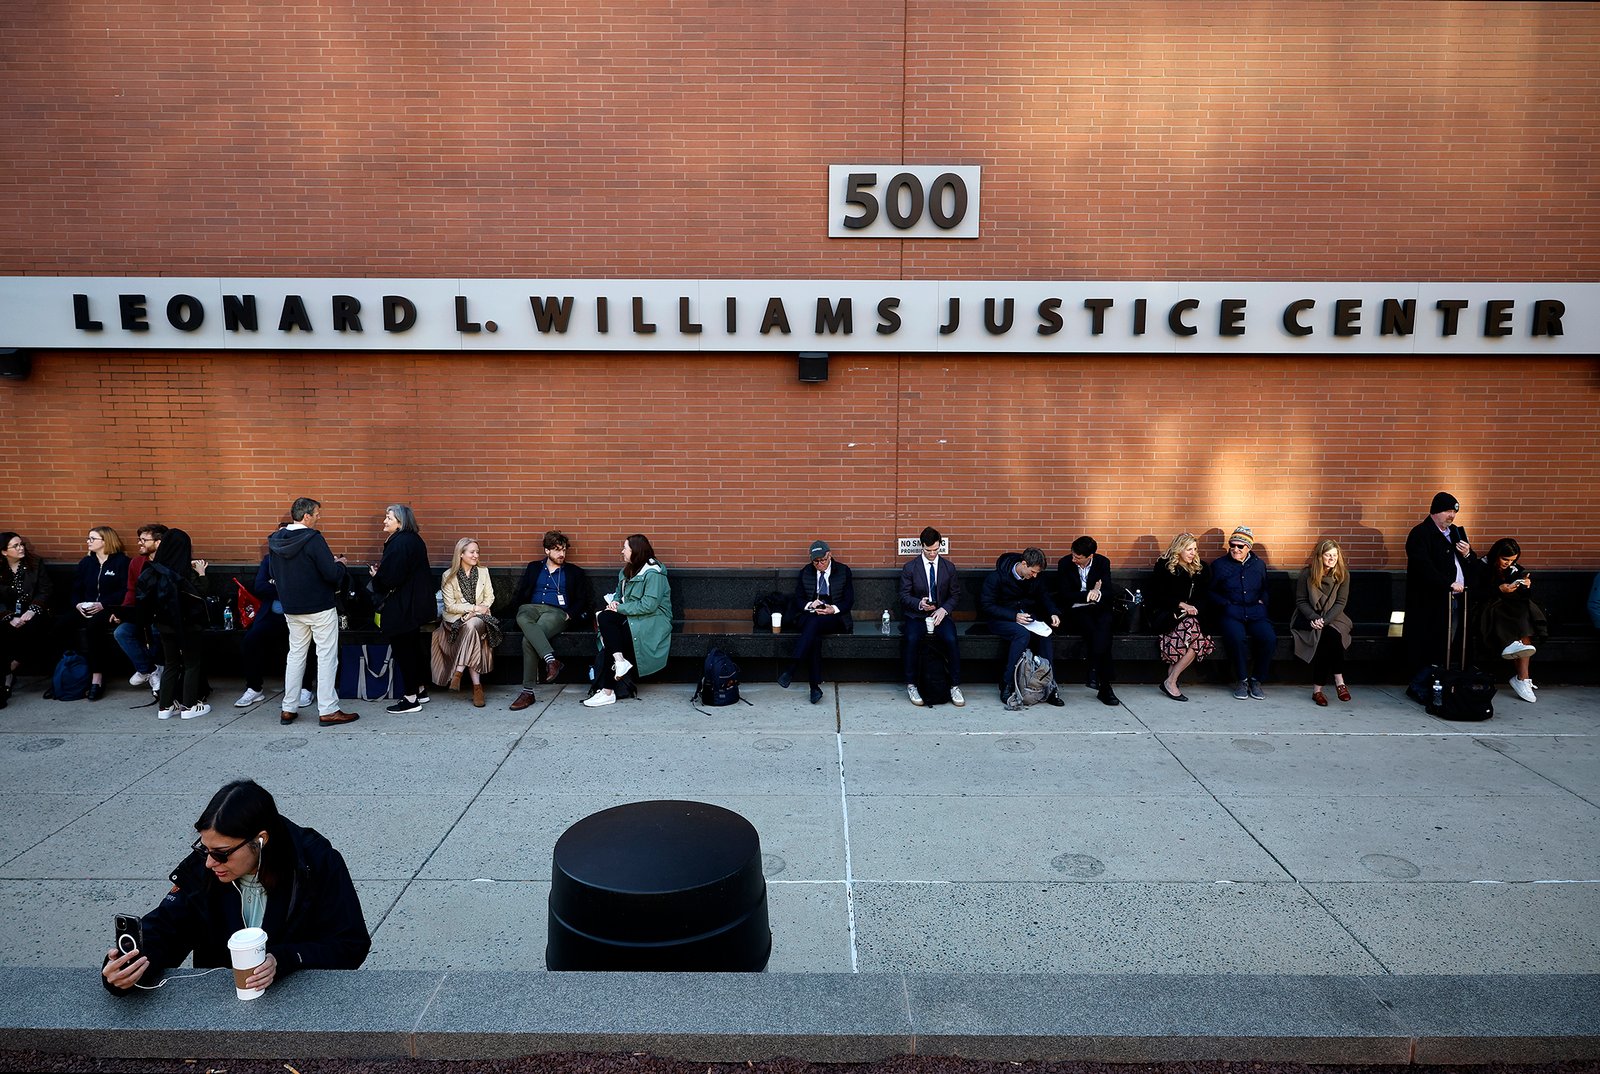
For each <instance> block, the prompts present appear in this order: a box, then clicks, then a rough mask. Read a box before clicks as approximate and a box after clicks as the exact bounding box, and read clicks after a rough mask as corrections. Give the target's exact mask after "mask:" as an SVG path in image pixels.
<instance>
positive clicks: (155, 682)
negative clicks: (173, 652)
mask: <svg viewBox="0 0 1600 1074" xmlns="http://www.w3.org/2000/svg"><path fill="white" fill-rule="evenodd" d="M165 670H167V669H166V668H164V667H162V666H161V665H160V664H157V665H156V669H155V670H154V671H152V672H151V673H150V692H151V693H152V694H159V693H160V692H161V673H162V672H163V671H165Z"/></svg>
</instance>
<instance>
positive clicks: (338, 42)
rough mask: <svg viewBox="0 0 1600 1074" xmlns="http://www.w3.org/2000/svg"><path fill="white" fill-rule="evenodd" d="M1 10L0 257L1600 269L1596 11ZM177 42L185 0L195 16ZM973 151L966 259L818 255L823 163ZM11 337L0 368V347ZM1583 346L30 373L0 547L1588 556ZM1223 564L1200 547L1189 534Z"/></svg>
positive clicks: (1220, 271)
mask: <svg viewBox="0 0 1600 1074" xmlns="http://www.w3.org/2000/svg"><path fill="white" fill-rule="evenodd" d="M174 11H175V9H173V8H172V7H171V6H170V5H165V4H156V3H153V2H150V0H139V2H135V0H128V2H120V3H119V2H115V0H111V2H107V3H95V4H89V3H73V2H56V3H51V4H36V5H24V4H14V5H8V6H6V7H5V8H4V10H3V11H0V58H3V60H4V67H5V70H6V71H7V84H6V88H5V91H4V93H5V107H4V108H3V109H0V153H3V155H4V159H5V160H6V162H7V163H6V166H5V167H4V168H3V169H0V274H10V275H19V274H20V275H27V274H45V275H48V274H72V275H78V274H82V275H116V276H122V275H129V276H132V275H199V276H254V275H262V276H335V277H342V276H343V277H348V276H429V277H451V276H457V275H459V276H469V277H475V278H487V277H543V278H559V277H567V276H573V277H685V278H723V277H733V278H791V277H794V278H846V279H848V278H904V279H985V278H988V279H1080V278H1081V279H1152V280H1156V279H1191V280H1192V279H1251V280H1253V279H1269V280H1270V279H1285V280H1318V279H1351V280H1485V281H1495V280H1549V281H1570V280H1589V281H1592V280H1596V279H1600V200H1597V199H1596V197H1595V185H1594V184H1595V179H1594V176H1595V175H1596V173H1597V171H1600V152H1597V147H1600V64H1597V63H1596V62H1595V59H1594V58H1595V56H1596V55H1600V5H1594V4H1564V3H1556V4H1533V3H1530V4H1478V3H1471V4H1465V3H1464V4H1447V3H1390V2H1385V3H1342V2H1340V3H1334V2H1326V3H1316V2H1298V3H1292V4H1290V3H1265V2H1263V3H1246V4H1227V5H1207V4H1198V3H1188V2H1183V3H1170V4H1163V3H1128V4H1121V3H1063V4H1060V5H1048V4H1041V3H1033V2H1027V3H1024V2H1017V3H1006V4H1001V3H995V4H983V3H973V2H971V0H963V2H961V3H954V2H944V3H932V4H930V3H915V2H913V3H905V4H877V5H874V4H861V3H842V2H833V0H816V2H809V3H804V4H801V3H777V4H762V5H748V4H735V3H727V2H721V3H718V2H711V0H705V2H702V3H693V2H685V3H679V4H673V5H670V6H667V5H654V4H640V3H621V2H617V3H609V4H607V3H600V4H596V3H591V2H585V3H582V4H579V3H575V2H574V3H566V4H562V3H545V2H536V3H533V4H510V3H504V4H495V3H489V2H486V0H467V2H465V3H461V4H450V5H435V6H431V7H430V6H426V5H424V6H418V5H413V4H399V3H379V2H371V0H357V2H355V3H353V4H349V5H343V6H339V7H330V6H327V5H287V6H283V5H279V6H270V5H268V6H263V5H259V4H221V5H215V6H213V7H210V8H207V9H206V11H205V13H204V15H203V16H184V18H183V20H181V21H180V20H178V19H177V18H176V17H175V15H174ZM183 21H186V22H189V23H191V25H184V24H182V22H183ZM898 161H904V162H911V163H945V164H981V165H983V166H984V176H983V183H984V206H983V215H982V238H980V239H978V240H973V241H943V240H922V241H897V240H830V239H828V238H827V234H826V231H827V221H826V190H825V179H826V167H827V165H828V164H830V163H893V162H898ZM3 336H4V333H3V326H0V345H4V342H5V340H4V338H3ZM1597 404H1600V369H1597V367H1596V364H1595V362H1594V361H1593V360H1584V359H1555V358H1552V359H1523V360H1519V361H1517V362H1516V363H1515V364H1514V365H1508V364H1507V363H1506V362H1505V361H1504V360H1490V359H1463V358H1409V359H1401V360H1379V359H1370V360H1369V359H1305V358H1299V359H1288V358H1285V359H1271V358H1250V359H1229V360H1224V359H1220V358H1198V359H1187V360H1177V359H1164V358H1123V357H1118V358H1103V357H1095V356H1065V357H1059V358H1024V357H1016V356H969V357H959V358H945V357H935V356H927V355H882V356H850V355H842V354H836V355H835V356H834V359H833V362H832V374H831V379H830V380H829V381H828V382H827V383H826V384H823V385H801V384H799V383H797V382H796V377H795V367H794V362H793V360H792V359H789V358H775V357H751V356H727V357H696V356H686V355H658V356H646V355H631V356H630V355H618V356H596V355H557V356H553V357H537V356H531V355H469V356H457V355H424V356H417V355H408V354H393V355H345V354H331V353H320V354H279V355H265V356H246V355H223V354H183V355H178V354H159V353H158V354H143V355H141V354H127V353H112V352H107V353H86V352H51V353H46V354H42V355H40V356H39V357H38V360H37V362H36V366H35V371H34V374H33V376H32V378H31V379H29V380H27V381H25V382H20V383H12V382H0V452H3V456H4V458H5V459H6V472H7V473H8V475H9V481H8V490H9V493H10V494H9V496H8V497H7V501H6V503H5V507H4V509H3V513H4V517H0V526H7V527H12V528H17V529H20V530H22V531H23V532H25V533H26V534H28V535H29V537H30V538H32V539H33V540H34V541H35V542H36V543H37V544H38V545H39V547H40V548H41V550H42V551H43V552H44V553H45V554H46V555H47V556H49V557H51V558H66V557H69V556H76V555H79V554H81V549H82V547H83V545H82V538H83V535H84V532H85V531H86V528H87V527H88V526H90V525H95V524H100V523H109V524H111V525H114V526H116V527H117V528H118V529H119V530H122V531H123V532H124V533H125V534H130V535H131V531H132V530H133V528H134V527H135V526H136V525H137V524H139V523H141V522H145V521H151V520H159V521H162V522H165V523H167V524H168V525H182V526H185V527H186V528H188V529H189V530H190V531H191V532H192V533H193V534H194V536H195V539H196V547H197V551H198V552H199V554H201V555H206V556H208V557H209V558H212V559H217V560H226V561H233V560H247V559H252V558H254V557H255V556H257V555H259V551H260V547H261V539H262V537H263V535H264V534H265V533H266V532H267V531H268V530H269V529H270V528H271V526H272V524H273V523H274V522H275V521H276V520H277V519H278V518H279V517H281V516H282V514H283V512H284V510H285V509H286V507H287V505H288V502H289V500H290V499H292V498H293V497H294V496H295V495H299V494H309V495H315V496H318V497H319V498H321V499H323V500H325V501H326V503H327V505H328V508H327V511H326V512H325V515H326V522H327V529H328V532H329V535H330V538H331V539H332V540H333V543H334V544H335V546H336V548H337V549H339V550H341V551H345V552H348V553H349V554H350V555H352V556H354V557H357V558H370V557H372V556H374V555H376V553H377V551H378V547H379V537H378V528H377V521H378V518H379V516H381V514H382V511H383V506H384V504H386V503H389V502H392V501H396V500H400V501H405V502H409V503H411V504H412V505H413V506H414V507H415V508H416V510H417V512H418V515H419V517H420V519H421V520H422V523H423V527H424V531H425V535H426V536H428V537H429V538H430V545H431V548H432V551H433V557H434V559H435V560H436V561H442V560H443V559H444V557H445V556H446V555H447V553H448V551H449V548H450V547H451V545H453V543H454V540H455V538H456V537H458V536H461V535H467V534H470V535H472V536H475V537H478V538H480V539H481V540H482V541H483V542H484V551H485V553H486V555H487V556H488V558H489V562H490V563H491V564H494V565H500V564H507V563H510V562H512V561H517V562H520V561H522V560H524V559H526V558H528V557H530V556H532V555H533V554H534V553H535V549H536V547H537V544H538V535H539V534H540V533H541V532H542V531H543V530H544V529H545V528H546V527H547V526H552V525H554V526H559V527H560V528H562V529H564V530H566V531H567V532H569V533H570V534H572V536H573V537H574V538H575V542H576V547H575V549H574V558H575V560H576V561H578V562H583V563H586V564H597V565H598V564H608V563H611V562H613V561H614V560H615V554H616V550H617V546H618V545H619V544H620V541H621V538H622V537H623V536H625V535H626V534H628V533H630V532H633V531H635V530H638V531H642V532H645V533H647V534H649V535H650V536H651V538H652V539H653V540H654V541H655V542H656V546H657V548H658V550H659V551H660V553H661V555H662V558H663V559H664V560H665V561H666V562H667V563H668V564H669V566H670V565H682V566H691V565H692V566H713V565H727V566H746V565H748V566H755V565H770V564H774V563H790V562H794V563H798V562H800V561H802V560H803V558H804V548H805V546H806V544H807V542H809V540H810V539H811V538H812V537H814V536H826V537H828V538H829V540H830V541H832V542H833V543H834V545H835V547H836V548H837V549H838V551H839V554H840V556H841V558H843V559H845V560H847V561H848V562H850V563H852V564H854V565H857V566H886V565H889V564H891V563H894V562H896V557H895V555H894V551H893V539H894V538H895V537H898V536H913V535H915V534H916V533H917V531H918V530H919V529H920V528H921V527H922V526H923V525H924V524H927V523H932V524H934V525H937V526H939V527H940V528H941V529H943V530H944V531H945V532H946V533H947V534H948V535H949V536H950V538H951V540H952V545H953V549H952V556H953V558H954V559H955V560H956V561H957V562H958V563H961V564H964V565H971V566H973V567H977V566H979V565H982V564H984V563H986V562H988V561H990V560H992V558H993V556H994V555H995V554H996V553H997V552H999V551H1001V550H1004V549H1008V548H1016V547H1020V546H1022V545H1024V544H1027V543H1038V544H1041V545H1042V546H1043V547H1045V548H1046V550H1047V551H1048V552H1049V553H1050V554H1051V556H1052V557H1054V556H1058V555H1060V554H1062V553H1064V552H1065V550H1066V545H1067V543H1068V542H1070V540H1071V539H1072V538H1073V537H1075V536H1077V535H1078V534H1079V533H1085V532H1087V533H1093V534H1095V535H1097V536H1098V537H1099V538H1100V539H1101V542H1102V545H1103V547H1104V549H1105V550H1106V551H1107V552H1108V554H1110V555H1111V556H1112V557H1113V559H1114V560H1115V561H1117V562H1119V563H1132V562H1136V561H1139V560H1144V559H1149V558H1153V556H1154V554H1155V552H1156V551H1158V550H1159V547H1164V545H1165V543H1166V541H1167V539H1168V538H1170V537H1171V535H1172V534H1173V533H1175V532H1177V531H1178V530H1180V529H1193V530H1196V531H1197V532H1199V531H1207V530H1212V529H1228V528H1231V527H1232V526H1233V525H1234V524H1236V523H1239V522H1245V523H1248V524H1250V525H1252V526H1254V527H1255V530H1256V533H1257V534H1258V536H1259V537H1260V539H1261V541H1262V544H1263V545H1264V550H1265V551H1267V552H1268V555H1269V558H1270V559H1271V561H1272V562H1273V563H1274V565H1276V566H1283V567H1288V566H1293V565H1296V564H1298V563H1299V562H1301V561H1302V560H1303V559H1304V557H1305V555H1306V552H1307V551H1308V550H1309V548H1310V546H1311V544H1312V543H1313V542H1314V540H1315V539H1316V538H1317V537H1318V536H1320V535H1323V534H1329V535H1333V536H1337V537H1340V538H1342V539H1345V540H1347V542H1348V543H1349V545H1350V548H1351V553H1352V557H1351V558H1352V560H1353V561H1354V562H1355V563H1356V565H1358V566H1384V565H1389V566H1397V565H1399V564H1400V563H1401V562H1402V561H1403V551H1402V548H1401V546H1402V545H1403V542H1404V536H1405V531H1406V529H1407V528H1408V527H1409V526H1410V525H1412V524H1413V523H1414V522H1415V521H1416V520H1417V519H1418V518H1420V517H1421V516H1422V514H1423V513H1424V511H1425V510H1426V505H1427V501H1428V499H1429V498H1430V497H1431V495H1432V494H1433V492H1435V491H1437V490H1439V489H1441V488H1442V489H1446V490H1448V491H1450V492H1453V493H1455V494H1456V495H1457V496H1459V497H1460V498H1461V500H1462V502H1463V505H1464V511H1463V514H1462V517H1461V521H1462V522H1463V523H1464V524H1466V525H1467V526H1468V528H1469V530H1470V532H1472V534H1473V536H1474V538H1475V540H1476V541H1477V542H1478V543H1479V544H1480V545H1481V546H1483V547H1487V543H1488V542H1489V541H1490V540H1492V539H1494V538H1496V537H1499V536H1503V535H1507V534H1511V535H1515V536H1516V537H1518V539H1519V540H1520V541H1521V542H1522V544H1523V546H1524V548H1525V549H1526V552H1525V559H1526V560H1527V561H1528V562H1529V564H1530V565H1545V566H1593V565H1600V546H1597V542H1596V541H1595V540H1594V539H1593V537H1592V532H1593V530H1594V528H1595V525H1594V517H1593V508H1592V506H1591V503H1590V501H1592V499H1593V498H1594V494H1595V489H1596V480H1595V477H1594V470H1595V465H1596V462H1597V460H1600V434H1597V432H1596V426H1597V423H1596V420H1595V413H1596V411H1597V409H1600V406H1597ZM1219 540H1220V538H1219Z"/></svg>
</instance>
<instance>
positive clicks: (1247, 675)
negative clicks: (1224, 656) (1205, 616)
mask: <svg viewBox="0 0 1600 1074" xmlns="http://www.w3.org/2000/svg"><path fill="white" fill-rule="evenodd" d="M1217 626H1218V628H1219V629H1218V631H1217V632H1218V633H1219V634H1221V635H1222V641H1223V644H1225V645H1227V647H1228V656H1229V657H1231V658H1232V660H1233V670H1234V672H1235V674H1234V676H1233V677H1234V678H1235V679H1261V680H1265V679H1266V677H1267V672H1268V671H1269V670H1271V668H1272V654H1273V652H1274V651H1276V650H1277V648H1278V632H1277V631H1276V630H1273V629H1272V624H1271V623H1270V622H1268V621H1267V617H1266V616H1262V617H1261V618H1259V619H1251V620H1248V621H1246V620H1242V619H1235V618H1233V617H1232V616H1228V615H1224V616H1223V617H1222V618H1221V621H1220V622H1219V623H1218V624H1217ZM1247 637H1248V639H1249V644H1248V646H1247V645H1246V643H1245V639H1246V638H1247ZM1252 662H1253V663H1254V664H1255V669H1254V671H1252V670H1251V667H1250V665H1251V663H1252Z"/></svg>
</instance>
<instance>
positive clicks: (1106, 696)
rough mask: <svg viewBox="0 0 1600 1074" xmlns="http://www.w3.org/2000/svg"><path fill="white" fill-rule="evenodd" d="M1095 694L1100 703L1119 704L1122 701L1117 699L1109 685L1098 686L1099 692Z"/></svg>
mask: <svg viewBox="0 0 1600 1074" xmlns="http://www.w3.org/2000/svg"><path fill="white" fill-rule="evenodd" d="M1095 696H1096V697H1098V698H1099V699H1100V704H1102V705H1120V704H1122V702H1120V701H1118V700H1117V695H1116V694H1114V693H1112V692H1111V687H1109V686H1102V687H1100V692H1099V693H1098V694H1096V695H1095Z"/></svg>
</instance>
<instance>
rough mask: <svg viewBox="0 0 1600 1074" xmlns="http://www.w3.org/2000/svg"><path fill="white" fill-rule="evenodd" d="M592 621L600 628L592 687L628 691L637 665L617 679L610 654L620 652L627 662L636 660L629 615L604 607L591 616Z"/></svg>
mask: <svg viewBox="0 0 1600 1074" xmlns="http://www.w3.org/2000/svg"><path fill="white" fill-rule="evenodd" d="M594 623H595V626H596V627H597V628H598V629H599V631H600V652H599V654H598V655H596V656H595V658H594V688H595V689H596V690H620V691H622V692H623V693H627V692H628V690H629V689H631V688H632V686H633V682H634V680H635V679H636V678H637V677H638V669H635V670H633V671H630V672H628V673H627V674H626V675H624V676H623V677H622V678H621V679H618V678H617V669H616V667H615V665H614V662H613V660H612V656H611V654H612V653H621V654H622V655H623V656H624V657H626V658H627V661H628V663H630V664H636V663H638V661H637V660H635V659H634V655H633V631H632V629H630V628H629V626H628V617H627V616H626V615H623V614H622V613H621V612H613V611H603V612H600V613H599V614H597V615H596V616H595V617H594Z"/></svg>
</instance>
